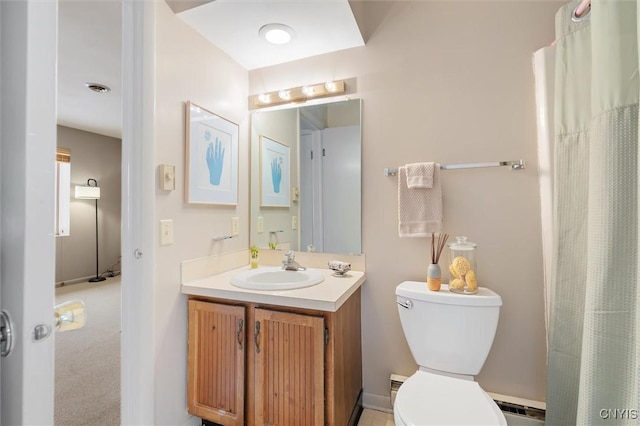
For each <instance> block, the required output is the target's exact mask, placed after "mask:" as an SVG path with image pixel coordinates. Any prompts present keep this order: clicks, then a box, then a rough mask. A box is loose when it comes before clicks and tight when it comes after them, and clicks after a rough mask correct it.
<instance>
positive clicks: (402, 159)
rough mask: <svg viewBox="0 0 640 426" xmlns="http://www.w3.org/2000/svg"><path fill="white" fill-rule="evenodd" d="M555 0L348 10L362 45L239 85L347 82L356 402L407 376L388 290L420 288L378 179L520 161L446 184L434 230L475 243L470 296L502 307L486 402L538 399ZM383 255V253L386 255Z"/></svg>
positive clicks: (410, 365)
mask: <svg viewBox="0 0 640 426" xmlns="http://www.w3.org/2000/svg"><path fill="white" fill-rule="evenodd" d="M559 6H560V3H554V2H504V1H496V2H488V1H483V2H435V1H429V2H426V1H415V2H411V1H402V2H356V3H355V4H354V10H355V11H356V12H357V17H358V20H359V23H360V25H361V28H362V30H363V33H364V36H365V40H366V46H365V47H361V48H355V49H349V50H346V51H342V52H337V53H333V54H328V55H323V56H318V57H314V58H309V59H305V60H300V61H296V62H293V63H289V64H284V65H280V66H274V67H269V68H265V69H261V70H254V71H251V72H250V73H249V93H251V94H256V93H260V92H262V91H271V90H278V89H281V88H287V87H294V86H300V85H303V84H307V83H317V82H319V81H325V80H332V79H343V78H345V79H346V78H352V77H355V78H357V90H356V94H355V95H354V97H360V98H362V99H363V194H362V198H363V251H364V252H365V253H366V256H367V277H368V279H367V282H366V283H365V286H364V288H363V312H362V321H363V358H364V359H363V368H364V391H365V393H366V395H365V398H369V399H370V400H373V401H383V398H377V399H376V395H380V396H383V397H387V396H388V387H389V374H390V373H392V372H393V373H399V374H404V375H410V374H412V373H413V372H414V371H415V369H416V365H415V363H414V361H413V358H412V356H411V353H410V352H409V349H408V346H407V344H406V342H405V339H404V336H403V333H402V329H401V326H400V323H399V319H398V314H397V307H396V304H395V298H394V291H395V287H396V286H397V285H398V284H399V283H400V282H402V281H404V280H424V279H425V275H426V268H427V263H428V258H429V244H428V241H427V240H426V239H400V238H398V232H397V189H396V188H397V182H396V179H395V178H391V177H385V176H384V175H383V169H384V168H385V167H397V166H399V165H402V164H405V163H410V162H415V161H421V160H422V161H436V162H439V163H443V164H455V163H466V162H485V161H498V160H517V159H520V158H522V159H524V160H526V161H527V168H526V169H525V170H523V171H517V172H512V171H509V170H507V169H506V168H496V169H479V170H462V171H446V172H443V177H442V180H443V193H444V212H445V213H444V214H445V223H444V230H445V232H448V233H450V234H452V235H453V236H455V235H466V236H468V237H469V239H471V240H472V241H475V242H477V243H478V247H479V248H478V263H479V267H478V270H479V271H480V272H479V278H480V285H482V286H486V287H489V288H491V289H493V290H495V291H496V292H498V293H499V294H500V295H501V296H502V299H503V303H504V305H503V307H502V310H501V317H500V323H499V327H498V332H497V336H496V339H495V342H494V346H493V349H492V351H491V353H490V355H489V358H488V360H487V363H486V364H485V366H484V369H483V371H482V372H481V374H480V375H479V377H478V380H479V382H480V384H481V385H482V386H483V387H484V389H486V390H488V391H493V392H498V393H503V394H509V395H516V396H519V397H524V398H530V399H534V400H544V399H545V376H546V367H545V364H546V362H545V352H546V349H545V331H544V317H543V311H544V307H543V272H542V259H541V252H542V250H541V240H540V239H541V237H540V218H539V216H540V213H539V198H538V181H537V173H536V167H537V165H536V142H535V141H536V128H535V109H534V87H533V73H532V66H531V55H532V52H534V51H535V50H537V49H538V48H540V47H542V46H544V45H546V44H549V43H550V42H551V41H552V39H553V34H554V30H553V26H554V13H555V11H556V10H557V8H558V7H559ZM389 253H394V256H393V257H389Z"/></svg>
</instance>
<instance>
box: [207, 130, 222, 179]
mask: <svg viewBox="0 0 640 426" xmlns="http://www.w3.org/2000/svg"><path fill="white" fill-rule="evenodd" d="M204 140H205V141H206V142H207V143H208V145H207V167H208V168H209V183H211V185H214V186H219V185H220V178H221V177H222V169H223V167H224V151H225V148H224V147H223V146H222V141H220V139H218V138H216V142H215V145H214V143H213V142H211V132H210V131H208V130H206V131H205V132H204Z"/></svg>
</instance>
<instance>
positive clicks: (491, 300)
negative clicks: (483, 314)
mask: <svg viewBox="0 0 640 426" xmlns="http://www.w3.org/2000/svg"><path fill="white" fill-rule="evenodd" d="M396 295H397V296H402V297H406V298H408V299H413V300H424V301H426V302H431V303H442V304H445V305H460V306H502V298H501V297H500V295H498V294H497V293H495V292H494V291H492V290H489V289H488V288H486V287H478V293H476V294H459V293H454V292H451V291H449V286H448V285H447V284H443V285H442V287H441V288H440V291H431V290H429V289H428V288H427V283H426V282H421V281H404V282H403V283H401V284H400V285H398V287H396Z"/></svg>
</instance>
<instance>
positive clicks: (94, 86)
mask: <svg viewBox="0 0 640 426" xmlns="http://www.w3.org/2000/svg"><path fill="white" fill-rule="evenodd" d="M84 85H85V86H87V88H88V89H89V90H93V91H94V92H96V93H107V92H110V91H111V89H110V88H109V87H108V86H105V85H104V84H99V83H85V84H84Z"/></svg>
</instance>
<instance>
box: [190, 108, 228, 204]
mask: <svg viewBox="0 0 640 426" xmlns="http://www.w3.org/2000/svg"><path fill="white" fill-rule="evenodd" d="M187 106H188V110H187V112H188V122H189V128H188V133H187V136H188V138H187V146H186V148H187V164H186V168H187V182H186V188H187V202H189V203H199V204H228V205H237V203H238V130H239V129H238V125H237V124H235V123H232V122H230V121H228V120H226V119H224V118H222V117H220V116H218V115H216V114H213V113H212V112H209V111H207V110H205V109H204V108H202V107H199V106H197V105H195V104H193V103H191V102H188V103H187Z"/></svg>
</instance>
